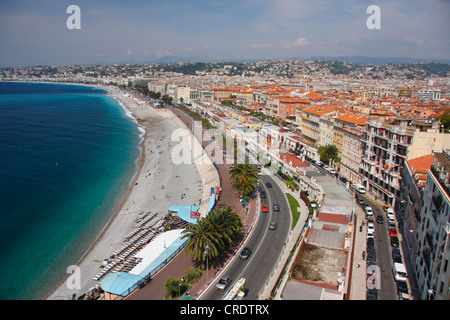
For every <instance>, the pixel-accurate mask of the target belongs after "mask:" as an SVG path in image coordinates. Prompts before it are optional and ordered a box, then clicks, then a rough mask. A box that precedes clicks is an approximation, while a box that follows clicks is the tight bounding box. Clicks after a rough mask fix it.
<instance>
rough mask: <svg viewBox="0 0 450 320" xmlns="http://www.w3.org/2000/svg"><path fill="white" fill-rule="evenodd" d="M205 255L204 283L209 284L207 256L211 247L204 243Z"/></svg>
mask: <svg viewBox="0 0 450 320" xmlns="http://www.w3.org/2000/svg"><path fill="white" fill-rule="evenodd" d="M205 249H206V250H205V255H206V285H208V284H209V280H208V256H209V250H211V248H210V247H209V245H206V247H205Z"/></svg>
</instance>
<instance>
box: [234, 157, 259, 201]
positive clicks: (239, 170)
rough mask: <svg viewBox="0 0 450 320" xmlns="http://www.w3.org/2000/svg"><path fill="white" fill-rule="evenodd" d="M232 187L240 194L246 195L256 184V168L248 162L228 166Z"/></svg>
mask: <svg viewBox="0 0 450 320" xmlns="http://www.w3.org/2000/svg"><path fill="white" fill-rule="evenodd" d="M230 174H231V179H232V180H233V183H234V187H235V188H236V189H237V190H238V191H239V193H240V194H241V195H242V196H245V195H248V194H249V193H250V192H252V191H253V190H254V189H255V188H256V186H257V185H258V180H259V177H258V168H257V167H256V166H255V165H252V164H249V163H242V164H241V163H238V164H234V165H233V166H231V168H230Z"/></svg>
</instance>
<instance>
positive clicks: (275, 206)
mask: <svg viewBox="0 0 450 320" xmlns="http://www.w3.org/2000/svg"><path fill="white" fill-rule="evenodd" d="M273 211H280V205H279V204H278V203H274V204H273Z"/></svg>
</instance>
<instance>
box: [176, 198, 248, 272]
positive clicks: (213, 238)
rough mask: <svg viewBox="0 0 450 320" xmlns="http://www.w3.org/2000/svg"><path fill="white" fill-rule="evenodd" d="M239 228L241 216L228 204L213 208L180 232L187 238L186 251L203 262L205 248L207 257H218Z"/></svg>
mask: <svg viewBox="0 0 450 320" xmlns="http://www.w3.org/2000/svg"><path fill="white" fill-rule="evenodd" d="M241 229H242V220H241V217H240V216H239V215H238V214H237V213H235V212H233V211H232V208H231V207H230V206H224V207H222V208H217V209H214V210H212V211H211V212H210V213H209V214H208V216H207V217H206V218H202V219H200V220H198V221H197V223H196V224H191V225H190V227H189V228H188V229H186V230H184V231H183V232H182V233H183V239H184V238H187V240H186V246H185V250H186V253H187V254H188V255H191V256H192V258H193V259H195V260H198V261H201V262H202V263H203V264H205V263H206V250H207V248H209V252H208V258H209V259H214V258H216V257H218V256H219V254H220V252H221V251H222V250H223V249H225V248H226V247H227V246H228V245H230V244H231V243H232V242H233V239H234V237H235V236H236V234H237V233H238V232H239V231H240V230H241Z"/></svg>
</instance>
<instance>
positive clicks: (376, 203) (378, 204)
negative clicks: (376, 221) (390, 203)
mask: <svg viewBox="0 0 450 320" xmlns="http://www.w3.org/2000/svg"><path fill="white" fill-rule="evenodd" d="M361 196H363V197H364V198H366V199H367V200H370V202H372V203H373V204H374V205H376V206H379V207H381V206H382V205H383V204H382V203H379V202H377V201H375V200H373V199H371V198H370V197H369V196H368V195H366V194H362V195H361Z"/></svg>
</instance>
